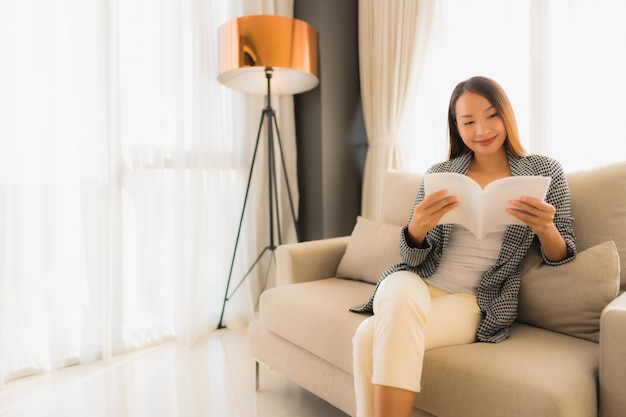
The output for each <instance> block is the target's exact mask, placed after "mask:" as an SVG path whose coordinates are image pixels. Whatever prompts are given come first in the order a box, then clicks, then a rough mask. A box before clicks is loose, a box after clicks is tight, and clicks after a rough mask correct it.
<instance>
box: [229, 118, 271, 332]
mask: <svg viewBox="0 0 626 417" xmlns="http://www.w3.org/2000/svg"><path fill="white" fill-rule="evenodd" d="M264 119H265V111H263V113H262V114H261V121H260V123H259V130H258V132H257V135H256V142H255V144H254V152H253V153H252V162H251V163H250V172H249V174H248V184H247V185H246V193H245V195H244V198H243V207H242V209H241V216H240V218H239V227H238V228H237V237H236V238H235V248H234V249H233V256H232V258H231V261H230V271H229V272H228V280H227V281H226V291H225V292H224V302H223V303H222V312H221V313H220V321H219V323H218V325H217V328H218V329H222V328H224V327H226V326H224V324H223V321H224V310H225V309H226V302H227V301H228V299H229V298H230V297H231V296H232V295H234V293H235V292H236V289H235V291H233V294H232V295H231V296H229V295H228V291H229V290H230V280H231V279H232V276H233V268H234V266H235V257H236V255H237V247H238V246H239V238H240V237H241V227H242V225H243V217H244V214H245V212H246V205H247V203H248V196H249V195H250V185H251V183H252V173H253V172H254V163H255V162H256V156H257V152H258V150H259V142H260V140H261V131H262V129H263V120H264ZM270 215H271V213H270ZM257 261H258V259H257ZM238 287H239V286H237V288H238Z"/></svg>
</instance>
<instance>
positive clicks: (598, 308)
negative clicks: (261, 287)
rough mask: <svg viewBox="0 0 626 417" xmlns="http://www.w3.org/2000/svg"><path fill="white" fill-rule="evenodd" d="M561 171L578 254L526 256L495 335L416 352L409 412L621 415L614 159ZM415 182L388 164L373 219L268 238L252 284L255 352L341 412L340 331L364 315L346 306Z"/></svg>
mask: <svg viewBox="0 0 626 417" xmlns="http://www.w3.org/2000/svg"><path fill="white" fill-rule="evenodd" d="M568 180H569V184H570V189H571V194H572V211H573V214H574V217H575V232H576V235H577V244H578V250H579V255H578V257H577V258H576V260H574V261H573V262H571V263H568V264H566V265H563V266H559V267H549V266H546V265H544V264H541V263H540V261H539V258H538V255H536V254H534V253H532V254H530V255H529V256H528V257H527V259H526V260H525V261H524V269H523V278H522V288H521V290H520V301H519V316H518V319H517V321H516V323H515V324H514V327H513V329H512V331H511V337H510V338H509V339H507V340H506V341H504V342H502V343H499V344H488V343H474V344H469V345H461V346H452V347H446V348H440V349H433V350H430V351H428V352H426V355H425V365H424V374H423V379H422V386H423V387H424V388H423V391H422V392H421V393H420V394H419V395H418V396H417V400H416V402H415V410H414V415H415V416H431V415H434V416H440V417H445V416H450V417H472V416H476V417H506V416H515V417H520V416H531V417H540V416H546V417H579V416H580V417H591V416H598V415H599V416H602V417H617V416H626V295H624V294H623V292H624V290H625V289H626V268H621V270H620V255H621V259H626V163H619V164H612V165H610V166H604V167H599V168H596V169H593V170H587V171H580V172H574V173H570V174H568ZM420 181H421V177H420V176H419V175H417V174H410V173H403V172H389V173H387V174H386V177H385V183H384V187H383V188H384V191H383V196H382V199H381V201H382V206H381V210H382V219H381V220H380V221H378V222H373V221H369V220H367V219H363V218H359V219H358V221H357V222H356V224H355V228H354V230H353V232H352V234H351V236H346V237H340V238H333V239H325V240H319V241H310V242H301V243H296V244H289V245H283V246H281V247H279V248H278V250H277V286H276V287H275V288H272V289H269V290H267V291H265V292H264V293H263V294H262V295H261V300H260V304H259V318H258V319H257V320H255V321H254V322H253V323H251V325H250V327H249V342H250V350H251V354H252V355H253V357H254V358H256V359H257V361H258V362H260V363H262V364H264V365H266V366H268V367H270V368H273V369H274V370H276V371H278V372H280V373H282V374H284V375H285V376H287V377H288V378H289V379H291V380H292V381H294V382H295V383H297V384H299V385H301V386H302V387H304V388H306V389H307V390H309V391H311V392H312V393H314V394H316V395H317V396H319V397H321V398H323V399H325V400H326V401H328V402H329V403H331V404H333V405H334V406H336V407H338V408H339V409H341V410H343V411H344V412H346V413H347V414H349V415H351V416H354V415H355V408H356V406H355V399H354V392H353V379H352V336H353V334H354V332H355V330H356V328H357V326H358V325H359V323H360V322H361V321H362V320H364V319H365V318H366V316H363V315H359V314H355V313H351V312H349V311H348V308H349V307H351V306H353V305H356V304H359V303H361V302H363V301H364V300H365V299H366V298H367V297H368V296H369V295H370V294H371V292H372V290H373V288H374V287H373V284H372V282H375V280H376V278H377V276H378V274H379V273H380V271H381V269H382V268H384V266H385V265H386V264H390V263H393V262H395V260H396V258H397V257H398V256H399V255H398V254H397V241H398V233H399V230H400V226H401V225H402V224H404V223H405V222H406V220H407V218H408V214H409V212H410V210H411V207H412V204H413V198H414V196H415V194H416V191H417V188H418V187H419V183H420ZM389 248H391V250H390V249H389ZM620 294H621V295H620ZM618 295H619V296H618ZM258 362H257V372H258ZM257 376H258V374H257ZM261 376H262V375H261ZM260 383H261V389H262V385H263V381H262V379H261V382H260Z"/></svg>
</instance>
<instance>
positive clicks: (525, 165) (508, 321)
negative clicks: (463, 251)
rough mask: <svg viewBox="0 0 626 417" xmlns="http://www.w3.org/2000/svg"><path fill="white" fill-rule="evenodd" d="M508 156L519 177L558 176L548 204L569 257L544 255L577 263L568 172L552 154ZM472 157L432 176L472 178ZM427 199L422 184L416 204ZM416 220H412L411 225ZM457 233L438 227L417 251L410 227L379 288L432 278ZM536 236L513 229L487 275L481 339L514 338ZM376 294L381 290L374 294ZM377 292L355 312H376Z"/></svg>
mask: <svg viewBox="0 0 626 417" xmlns="http://www.w3.org/2000/svg"><path fill="white" fill-rule="evenodd" d="M508 158H509V165H510V167H511V172H512V174H513V175H541V176H547V177H551V178H552V180H551V182H550V186H549V189H548V193H547V195H546V201H547V202H548V203H550V204H551V205H553V206H554V207H555V208H556V214H555V216H554V223H555V225H556V227H557V229H558V230H559V232H560V233H561V236H563V238H564V239H565V242H566V244H567V248H568V255H567V257H566V258H565V259H564V260H562V261H560V262H550V261H548V260H547V259H546V258H545V256H543V260H544V262H545V263H546V264H549V265H560V264H563V263H566V262H569V261H571V260H572V259H574V257H575V256H576V242H575V236H574V230H573V227H572V224H573V218H572V215H571V200H570V193H569V187H568V184H567V178H566V177H565V173H564V171H563V168H562V167H561V165H560V164H559V163H558V162H557V161H556V160H554V159H552V158H549V157H546V156H540V155H528V156H525V157H521V158H519V157H516V156H513V155H511V154H509V155H508ZM471 159H472V153H467V154H465V155H462V156H460V157H458V158H455V159H452V160H448V161H445V162H441V163H438V164H435V165H433V166H432V167H431V168H430V169H428V171H427V172H426V173H427V174H428V173H434V172H458V173H461V174H467V172H468V170H469V164H470V161H471ZM423 198H424V183H423V182H422V184H421V186H420V188H419V191H418V193H417V197H416V199H415V205H417V204H419V203H420V202H421V201H422V200H423ZM411 216H412V214H411ZM410 220H411V219H410V218H409V222H410ZM407 224H408V223H407ZM451 230H452V225H450V224H443V225H438V226H435V227H434V228H433V229H431V230H430V231H429V232H428V234H427V235H426V247H425V248H414V247H412V246H411V245H409V243H408V239H407V226H405V227H404V228H403V229H402V233H401V236H400V254H401V256H402V259H403V262H402V263H399V264H396V265H392V266H390V267H389V268H387V269H386V270H385V271H384V272H383V273H382V274H381V276H380V278H379V280H378V285H380V283H381V282H382V281H383V280H384V279H385V278H386V277H387V276H389V275H390V274H392V273H394V272H397V271H413V272H415V273H416V274H418V275H420V276H421V277H423V278H426V277H428V276H430V275H432V274H433V273H434V272H435V271H436V269H437V267H438V266H439V262H440V261H441V257H442V255H443V252H444V251H445V249H446V244H447V242H448V239H449V238H450V232H451ZM535 238H536V236H535V234H534V233H533V232H532V230H531V229H530V227H528V226H525V225H522V226H520V225H509V226H507V229H506V233H505V236H504V242H503V244H502V249H501V250H500V254H499V256H498V260H497V261H496V263H495V264H494V265H493V266H492V267H491V268H490V269H489V270H488V271H487V272H486V273H485V274H484V275H483V277H482V279H481V281H480V284H479V287H478V291H477V298H478V305H479V307H480V309H481V311H482V312H483V318H482V321H481V323H480V325H479V327H478V330H477V333H476V340H478V341H481V342H492V343H495V342H501V341H503V340H505V339H506V338H508V336H509V331H510V329H511V325H512V324H513V321H514V320H515V318H516V317H517V299H518V292H519V288H520V284H521V276H522V274H521V262H522V259H523V258H524V257H525V255H526V253H527V251H528V250H529V248H530V247H531V245H532V244H533V241H534V240H535ZM537 240H538V239H537ZM542 255H543V251H542ZM378 285H377V286H376V288H378ZM375 293H376V290H374V294H375ZM374 294H372V296H371V297H370V298H369V300H367V302H365V303H364V304H361V305H358V306H355V307H352V308H351V309H350V311H353V312H356V313H366V314H373V301H374Z"/></svg>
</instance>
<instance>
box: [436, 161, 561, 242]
mask: <svg viewBox="0 0 626 417" xmlns="http://www.w3.org/2000/svg"><path fill="white" fill-rule="evenodd" d="M549 184H550V178H549V177H542V176H512V177H506V178H501V179H498V180H495V181H492V182H491V183H489V184H488V185H487V186H486V187H485V189H484V190H482V189H481V188H480V185H478V183H477V182H476V181H474V180H473V179H471V178H470V177H468V176H467V175H463V174H458V173H453V172H446V173H435V174H428V175H425V176H424V191H425V193H426V195H428V194H432V193H434V192H436V191H439V190H447V191H448V194H447V195H453V196H456V197H457V198H458V199H459V203H460V204H459V206H458V207H456V208H455V209H453V210H451V211H450V212H448V213H446V214H445V215H444V216H443V217H442V218H441V220H440V221H439V223H438V224H448V223H454V224H460V225H462V226H465V227H466V228H467V229H469V230H470V231H471V232H472V233H474V235H476V237H477V238H479V239H482V238H483V237H484V235H486V234H487V233H488V232H489V231H490V230H491V229H492V228H493V227H495V226H497V225H503V224H504V225H507V224H524V223H523V222H522V221H520V220H518V219H517V218H516V217H515V216H513V215H511V214H509V213H507V212H506V209H507V208H508V207H513V206H511V204H510V203H509V201H510V200H519V199H520V197H534V198H537V199H539V200H543V199H544V198H545V196H546V192H547V191H548V185H549Z"/></svg>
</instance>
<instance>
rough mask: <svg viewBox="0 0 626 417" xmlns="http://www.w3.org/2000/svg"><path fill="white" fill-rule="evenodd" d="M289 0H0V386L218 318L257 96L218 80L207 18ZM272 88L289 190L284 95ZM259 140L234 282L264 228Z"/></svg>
mask: <svg viewBox="0 0 626 417" xmlns="http://www.w3.org/2000/svg"><path fill="white" fill-rule="evenodd" d="M292 12H293V1H292V0H271V1H270V0H254V1H251V0H245V1H243V0H240V1H233V2H230V1H229V2H206V1H201V0H159V1H157V2H154V1H152V0H124V1H122V0H85V1H81V2H75V1H71V0H60V1H58V2H47V1H42V0H24V1H20V2H2V3H0V91H3V94H2V95H0V113H1V114H2V115H3V123H1V124H0V230H1V232H0V265H1V267H0V385H2V384H3V383H5V382H6V381H9V380H12V379H15V378H18V377H21V376H24V375H30V374H35V373H40V372H44V371H47V370H51V369H55V368H58V367H62V366H66V365H70V364H77V363H85V362H89V361H93V360H95V359H98V358H100V357H104V358H105V359H110V358H111V357H113V356H114V355H115V354H117V353H120V352H124V351H127V350H129V349H133V348H141V347H144V346H147V345H151V344H155V343H160V342H163V341H166V340H178V341H180V342H181V343H183V344H187V345H189V344H193V343H194V341H195V340H197V339H198V338H199V337H201V336H202V335H203V334H205V333H206V332H208V331H210V330H213V329H215V327H216V325H217V322H218V318H219V315H220V310H221V307H222V301H223V297H224V291H225V287H226V278H227V276H228V270H229V266H230V259H231V256H232V253H233V248H234V241H235V234H236V231H237V226H238V223H239V219H240V214H241V212H240V210H241V207H242V202H243V196H244V191H245V186H246V183H247V180H248V171H249V167H250V161H251V157H252V150H253V149H252V148H253V145H254V140H255V138H256V134H257V131H258V127H259V120H260V116H261V112H262V109H263V107H264V105H265V103H264V98H263V97H256V96H246V95H244V94H242V93H239V92H236V91H233V90H230V89H228V88H227V87H225V86H222V85H220V84H219V83H218V81H217V57H218V53H217V32H218V31H217V29H218V27H219V26H220V25H221V24H222V23H224V22H226V21H227V20H230V19H232V18H235V17H238V16H242V15H246V14H257V13H258V14H283V15H288V16H291V15H292ZM273 103H274V108H275V110H276V112H277V120H278V123H279V128H280V129H281V130H280V135H281V139H282V142H283V151H284V155H285V159H286V163H287V171H288V173H289V175H290V179H289V181H290V185H291V188H292V193H293V194H294V199H295V201H297V196H298V191H297V182H296V158H295V155H296V151H295V127H294V114H293V99H292V98H291V97H280V98H275V99H274V100H273ZM262 143H266V142H265V137H263V138H262ZM265 148H266V147H265V145H263V146H262V147H261V149H260V154H259V156H258V158H259V159H258V162H257V166H256V167H255V173H254V177H253V185H252V188H251V196H250V201H249V203H248V207H247V212H246V215H245V218H244V227H243V230H244V232H243V234H242V239H241V242H240V246H239V250H238V257H237V262H236V268H235V271H234V274H233V279H234V280H238V279H239V278H240V277H241V275H242V274H243V273H244V272H245V270H246V269H247V267H249V265H250V262H251V260H253V259H254V258H255V257H256V255H257V254H258V251H259V248H262V247H263V246H264V245H265V239H266V235H267V233H268V232H267V231H266V230H265V229H266V228H265V224H267V216H268V213H267V204H265V203H264V202H263V198H264V197H263V196H264V195H265V194H266V184H267V175H266V174H265V172H266V171H267V158H266V154H267V152H266V150H265ZM281 175H282V174H281ZM281 198H286V197H285V196H284V193H283V194H281ZM285 201H286V200H285ZM281 210H282V211H283V214H282V219H281V220H282V221H283V223H285V224H284V225H283V236H285V239H284V240H285V241H287V240H289V239H293V235H294V234H295V233H293V227H292V226H290V224H289V223H290V219H291V217H290V216H291V214H290V209H289V207H288V205H286V204H283V206H282V207H281ZM296 210H297V206H296ZM268 262H269V261H268ZM270 266H271V265H263V268H259V271H258V272H255V274H253V275H251V276H250V277H249V278H248V280H247V282H246V285H243V286H242V287H241V288H240V289H239V291H238V293H237V294H236V296H235V297H234V298H233V299H231V300H230V301H229V302H228V304H227V306H226V319H227V321H226V323H227V324H229V325H231V326H232V325H237V324H238V323H244V324H245V323H246V322H247V321H248V320H249V319H250V318H251V316H252V314H253V311H254V301H255V300H256V298H257V294H258V293H259V291H261V289H262V287H263V283H264V280H265V279H266V271H267V269H268V268H269V267H270Z"/></svg>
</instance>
